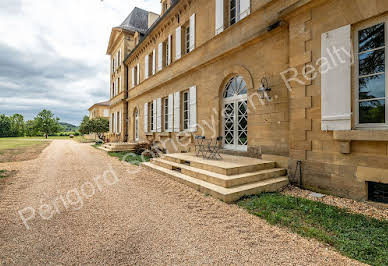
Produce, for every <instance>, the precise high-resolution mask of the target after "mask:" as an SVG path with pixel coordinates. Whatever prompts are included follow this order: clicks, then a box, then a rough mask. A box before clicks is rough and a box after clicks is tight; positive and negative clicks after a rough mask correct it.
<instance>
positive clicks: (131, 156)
mask: <svg viewBox="0 0 388 266" xmlns="http://www.w3.org/2000/svg"><path fill="white" fill-rule="evenodd" d="M108 154H109V155H110V156H113V157H117V158H119V159H120V160H125V161H126V162H128V163H131V164H134V165H140V164H141V163H142V162H144V161H146V162H149V161H150V157H147V156H145V157H144V161H143V159H142V157H141V156H140V155H137V154H135V153H131V152H125V151H119V152H108Z"/></svg>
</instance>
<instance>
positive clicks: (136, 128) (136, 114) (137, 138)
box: [135, 108, 139, 141]
mask: <svg viewBox="0 0 388 266" xmlns="http://www.w3.org/2000/svg"><path fill="white" fill-rule="evenodd" d="M135 141H139V110H138V109H137V108H136V111H135Z"/></svg>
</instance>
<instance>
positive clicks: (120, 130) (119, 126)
mask: <svg viewBox="0 0 388 266" xmlns="http://www.w3.org/2000/svg"><path fill="white" fill-rule="evenodd" d="M119 133H121V111H120V112H119Z"/></svg>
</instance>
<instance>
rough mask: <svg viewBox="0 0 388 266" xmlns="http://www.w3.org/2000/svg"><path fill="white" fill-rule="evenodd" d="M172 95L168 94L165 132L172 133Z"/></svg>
mask: <svg viewBox="0 0 388 266" xmlns="http://www.w3.org/2000/svg"><path fill="white" fill-rule="evenodd" d="M173 104H174V95H173V94H170V95H168V106H167V107H168V108H167V109H168V110H167V112H168V128H167V130H166V131H167V132H172V130H173V126H172V125H173V123H174V120H173V119H174V106H173Z"/></svg>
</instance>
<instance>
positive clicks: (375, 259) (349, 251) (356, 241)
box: [237, 193, 388, 265]
mask: <svg viewBox="0 0 388 266" xmlns="http://www.w3.org/2000/svg"><path fill="white" fill-rule="evenodd" d="M237 204H238V205H239V206H240V207H242V208H244V209H247V210H248V211H249V212H250V213H252V214H254V215H257V216H259V217H261V218H263V219H265V220H267V221H268V222H269V223H270V224H277V225H280V226H284V227H288V228H289V229H291V230H292V231H293V232H296V233H298V234H300V235H302V236H305V237H311V238H316V239H318V240H320V241H322V242H325V243H327V244H329V245H331V246H333V247H334V248H336V249H337V250H338V251H339V252H340V253H342V254H343V255H345V256H348V257H349V258H353V259H356V260H359V261H361V262H364V263H368V264H372V265H388V221H379V220H377V219H374V218H370V217H366V216H364V215H360V214H353V213H349V212H348V211H347V210H346V209H341V208H338V207H334V206H330V205H327V204H324V203H321V202H317V201H312V200H308V199H303V198H296V197H292V196H287V195H282V194H280V193H264V194H260V195H257V196H253V197H247V198H244V199H242V200H240V201H239V202H237Z"/></svg>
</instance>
